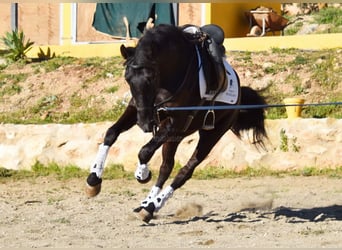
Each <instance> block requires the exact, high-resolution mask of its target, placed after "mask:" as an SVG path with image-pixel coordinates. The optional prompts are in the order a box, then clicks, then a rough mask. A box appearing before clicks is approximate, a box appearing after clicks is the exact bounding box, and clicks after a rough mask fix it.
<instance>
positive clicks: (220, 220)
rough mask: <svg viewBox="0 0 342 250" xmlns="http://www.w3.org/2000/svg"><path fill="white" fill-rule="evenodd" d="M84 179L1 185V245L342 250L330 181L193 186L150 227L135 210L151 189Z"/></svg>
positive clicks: (337, 201)
mask: <svg viewBox="0 0 342 250" xmlns="http://www.w3.org/2000/svg"><path fill="white" fill-rule="evenodd" d="M84 184H85V180H83V179H74V180H69V181H57V180H55V179H52V178H47V177H44V178H39V179H34V180H24V181H6V182H3V183H1V184H0V192H1V195H0V210H1V213H0V246H1V247H29V248H31V247H32V248H36V247H66V248H74V247H87V248H88V247H90V248H105V247H107V248H109V247H111V248H116V247H118V248H119V247H121V248H131V247H136V248H148V247H149V248H152V247H158V248H166V247H173V248H180V247H184V248H187V247H192V248H193V247H196V248H208V247H210V248H223V247H224V248H228V247H243V248H251V247H262V248H266V247H273V248H278V247H300V248H304V247H305V248H310V247H315V248H323V247H324V248H325V247H336V248H341V247H342V240H341V235H342V183H341V179H336V178H325V177H283V178H277V177H263V178H234V179H220V180H217V179H215V180H190V181H189V182H188V183H186V185H185V186H183V187H182V188H181V189H179V190H177V191H176V192H175V193H174V195H173V197H172V198H171V199H170V200H168V202H167V203H166V205H165V207H163V208H162V209H161V210H160V211H159V212H158V213H157V214H155V218H154V219H153V220H152V221H151V222H150V224H148V225H147V224H144V223H143V222H141V221H140V220H138V219H137V218H136V216H135V215H134V213H133V212H132V210H133V209H134V208H136V207H137V206H138V205H139V203H140V201H141V200H142V199H144V198H145V196H146V195H147V192H148V190H149V188H150V186H151V185H152V183H149V184H145V185H141V184H139V183H137V182H136V181H134V180H110V181H109V180H104V182H103V186H102V193H100V194H99V195H98V196H97V197H95V198H87V197H86V196H85V194H84Z"/></svg>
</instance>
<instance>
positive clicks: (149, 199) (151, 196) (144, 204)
mask: <svg viewBox="0 0 342 250" xmlns="http://www.w3.org/2000/svg"><path fill="white" fill-rule="evenodd" d="M159 192H160V188H159V187H157V186H153V187H152V188H151V191H150V193H149V194H148V196H147V197H146V199H145V200H143V201H142V202H141V204H140V205H141V206H142V207H147V205H148V204H149V203H150V202H152V201H153V199H154V198H156V196H157V195H158V194H159Z"/></svg>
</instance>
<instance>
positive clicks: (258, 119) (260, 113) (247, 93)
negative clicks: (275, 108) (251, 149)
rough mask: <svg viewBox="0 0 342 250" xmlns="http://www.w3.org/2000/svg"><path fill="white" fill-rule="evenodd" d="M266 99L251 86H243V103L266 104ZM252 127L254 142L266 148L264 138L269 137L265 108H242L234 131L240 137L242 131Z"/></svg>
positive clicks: (233, 128)
mask: <svg viewBox="0 0 342 250" xmlns="http://www.w3.org/2000/svg"><path fill="white" fill-rule="evenodd" d="M264 104H266V101H265V99H264V98H263V97H262V96H260V95H259V94H258V92H257V91H255V90H253V89H252V88H250V87H241V105H264ZM250 129H252V132H253V144H256V145H260V146H261V147H263V148H265V145H264V141H263V140H264V139H266V138H267V133H266V130H265V111H264V109H263V108H252V109H243V110H240V112H239V114H238V118H237V121H236V122H235V123H234V125H233V126H232V131H233V132H234V134H235V135H236V136H238V137H239V138H240V137H241V132H242V131H244V130H250Z"/></svg>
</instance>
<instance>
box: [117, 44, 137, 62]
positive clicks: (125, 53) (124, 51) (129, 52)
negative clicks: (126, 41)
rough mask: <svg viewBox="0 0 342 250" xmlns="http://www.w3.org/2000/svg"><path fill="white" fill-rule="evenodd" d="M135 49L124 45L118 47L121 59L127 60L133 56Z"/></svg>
mask: <svg viewBox="0 0 342 250" xmlns="http://www.w3.org/2000/svg"><path fill="white" fill-rule="evenodd" d="M134 51H135V48H133V47H125V45H123V44H122V45H121V46H120V52H121V55H122V57H123V58H125V59H127V58H130V57H132V56H133V55H134Z"/></svg>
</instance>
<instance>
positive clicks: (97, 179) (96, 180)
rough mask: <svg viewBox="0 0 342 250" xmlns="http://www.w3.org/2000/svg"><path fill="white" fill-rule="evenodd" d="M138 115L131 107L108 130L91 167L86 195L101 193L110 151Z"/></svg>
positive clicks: (134, 122)
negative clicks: (103, 175)
mask: <svg viewBox="0 0 342 250" xmlns="http://www.w3.org/2000/svg"><path fill="white" fill-rule="evenodd" d="M136 114H137V111H136V108H135V107H134V106H131V105H129V106H128V107H127V108H126V110H125V112H124V113H123V114H122V116H121V117H120V118H119V120H118V121H117V122H116V123H115V124H114V125H113V126H111V127H110V128H109V129H108V130H107V132H106V135H105V137H104V141H103V143H102V144H100V146H99V149H98V152H97V154H96V157H95V161H94V162H93V164H92V165H91V167H90V174H89V176H88V178H87V187H86V194H87V195H88V196H89V197H93V196H95V195H97V194H98V193H99V192H100V191H101V183H102V174H103V170H104V166H105V161H106V158H107V155H108V152H109V149H110V147H111V146H112V145H113V144H114V142H115V141H116V139H117V138H118V136H119V135H120V133H122V132H124V131H126V130H128V129H130V128H131V127H132V126H133V125H135V124H136V120H137V118H136V117H137V115H136Z"/></svg>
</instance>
